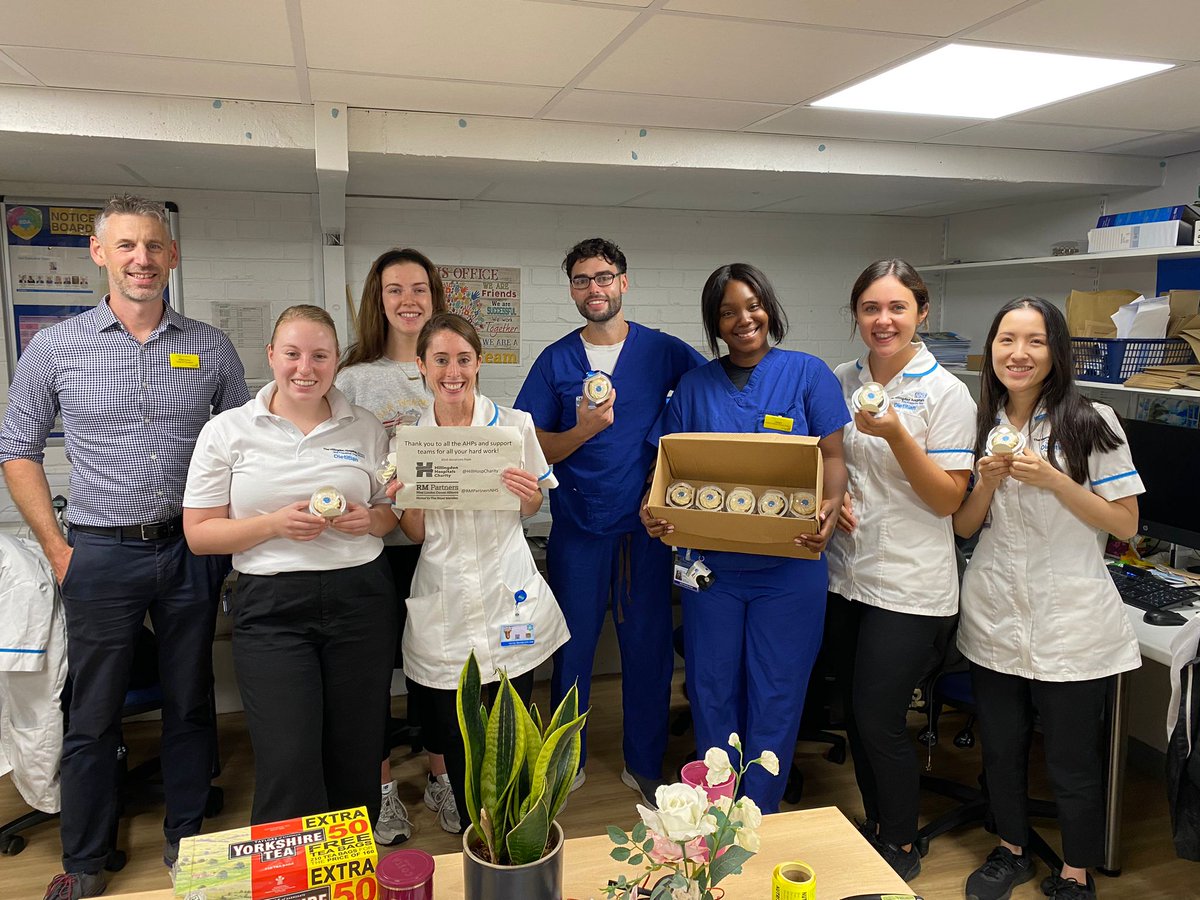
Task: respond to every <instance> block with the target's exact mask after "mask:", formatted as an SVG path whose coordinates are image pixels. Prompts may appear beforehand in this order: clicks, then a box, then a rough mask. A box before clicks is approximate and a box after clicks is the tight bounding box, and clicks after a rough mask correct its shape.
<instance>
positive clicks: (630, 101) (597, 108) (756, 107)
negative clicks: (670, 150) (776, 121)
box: [544, 90, 786, 131]
mask: <svg viewBox="0 0 1200 900" xmlns="http://www.w3.org/2000/svg"><path fill="white" fill-rule="evenodd" d="M783 109H786V107H783V106H779V105H774V104H770V103H741V102H738V101H734V100H696V99H693V98H690V97H655V96H651V95H649V94H614V93H607V92H605V91H583V90H575V91H571V92H570V93H569V94H567V95H566V96H565V97H564V98H563V99H562V100H561V101H559V102H558V103H555V104H554V106H553V108H552V109H551V111H550V112H549V113H547V114H546V115H545V116H544V118H547V119H559V120H564V121H570V122H599V123H607V124H613V125H650V126H655V127H659V128H698V129H706V130H711V131H737V130H738V129H740V128H743V127H745V126H746V125H749V124H750V123H751V122H757V121H758V120H759V119H762V118H764V117H766V116H769V115H772V114H773V113H777V112H779V111H781V110H783Z"/></svg>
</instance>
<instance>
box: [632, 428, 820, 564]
mask: <svg viewBox="0 0 1200 900" xmlns="http://www.w3.org/2000/svg"><path fill="white" fill-rule="evenodd" d="M817 441H818V438H815V437H805V436H801V435H791V434H713V433H709V432H706V433H697V434H690V433H684V434H668V435H666V436H664V437H663V438H662V439H661V440H660V441H659V442H658V465H657V466H656V468H655V470H654V480H653V482H652V483H651V485H650V498H649V504H648V505H649V509H650V514H651V515H652V516H654V517H655V518H658V519H666V520H667V521H668V522H670V523H671V524H672V525H674V526H675V531H674V532H673V533H671V534H670V535H668V536H667V537H666V538H664V542H665V543H668V544H671V545H673V546H675V547H687V548H691V549H695V550H732V551H735V552H738V553H758V554H762V555H765V556H791V557H795V558H798V559H816V558H817V556H816V555H815V554H813V553H812V552H811V551H809V550H806V549H805V548H804V547H801V546H798V545H797V544H796V543H795V540H796V538H797V537H799V536H800V535H802V534H815V533H816V532H817V530H818V523H817V521H816V520H815V519H798V518H792V517H781V516H762V515H746V514H743V513H736V512H713V511H709V510H703V509H678V508H676V507H673V506H670V505H668V503H667V501H666V492H667V487H668V486H669V485H671V484H672V483H674V482H676V481H686V482H688V483H690V484H692V485H693V486H695V487H696V488H697V489H699V488H700V487H701V485H710V484H711V485H716V486H717V487H719V488H721V489H722V490H724V491H725V492H726V493H728V491H729V490H730V489H731V488H734V487H748V488H750V489H751V490H752V491H754V495H755V496H756V497H760V496H762V492H763V491H765V490H768V489H771V488H774V489H775V490H779V491H783V492H784V493H785V494H786V493H789V492H792V491H801V490H802V491H809V492H811V493H812V494H813V495H814V496H815V497H816V500H817V509H820V507H821V480H822V475H823V471H824V470H823V467H822V462H821V451H820V449H818V447H817Z"/></svg>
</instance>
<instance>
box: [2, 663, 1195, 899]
mask: <svg viewBox="0 0 1200 900" xmlns="http://www.w3.org/2000/svg"><path fill="white" fill-rule="evenodd" d="M619 690H620V681H619V677H618V676H605V677H603V678H599V679H597V681H596V684H595V686H594V688H593V691H592V702H593V704H594V707H595V710H594V712H593V716H592V719H591V729H590V731H591V735H590V736H591V741H590V746H591V757H590V759H589V761H588V766H587V774H588V778H587V783H586V784H585V785H584V786H583V788H582V789H580V790H579V791H578V792H577V793H575V794H573V795H572V797H571V800H570V803H569V804H568V805H567V808H566V809H565V810H564V812H563V814H562V816H561V817H560V821H561V822H562V825H563V828H564V829H565V830H566V832H567V835H568V836H570V837H575V836H581V835H587V834H599V833H602V832H603V831H604V827H605V826H606V825H608V824H616V825H621V826H623V827H626V828H628V827H631V826H632V825H633V824H634V822H635V821H636V820H637V814H636V812H635V810H634V802H635V800H636V795H635V794H634V793H633V792H632V791H631V790H629V789H628V788H626V787H625V786H624V785H623V784H622V783H621V781H620V772H621V765H622V760H621V723H620V698H619ZM675 696H676V702H675V706H676V710H677V711H679V710H682V709H684V708H685V707H686V703H685V702H684V700H683V697H682V695H681V693H680V692H679V690H678V686H677V689H676V693H675ZM536 698H537V699H538V702H539V705H540V706H542V707H543V708H544V707H545V704H546V700H547V698H546V686H545V685H539V686H538V689H537V692H536ZM403 703H404V701H403V698H399V699H398V700H397V707H398V712H402V709H403ZM943 721H944V725H943V740H942V742H941V745H940V746H939V747H937V748H936V749H935V750H934V753H933V767H934V774H937V775H941V776H944V777H947V778H951V779H954V780H957V781H961V782H964V783H974V779H975V777H976V776H977V774H978V771H979V753H978V749H972V750H959V749H957V748H956V747H954V746H953V743H952V741H951V740H950V738H951V737H952V736H953V734H954V733H955V732H956V731H957V730H958V729H959V728H960V727H961V725H962V719H961V718H960V717H957V716H955V715H953V714H947V716H946V717H945V718H944V720H943ZM910 724H911V725H912V726H913V728H914V729H915V728H916V727H917V726H918V725H919V724H920V720H919V719H918V718H917V717H915V716H914V717H913V718H912V719H911V722H910ZM156 732H157V725H156V723H142V724H138V725H135V726H132V727H130V728H128V729H127V737H128V739H129V741H130V745H131V747H132V755H133V762H135V763H136V762H137V761H138V758H140V757H144V756H146V755H148V754H151V753H153V752H154V746H155V734H156ZM220 734H221V755H222V762H223V765H224V771H223V772H222V774H221V777H220V778H219V779H218V781H217V783H218V784H220V785H222V786H223V787H224V790H225V800H226V803H225V809H224V811H223V812H222V813H221V814H220V815H219V816H217V817H216V818H215V819H212V820H211V821H209V822H207V823H206V825H205V830H206V831H216V830H220V829H222V828H233V827H236V826H240V825H243V824H245V823H246V822H247V821H248V819H249V810H250V798H251V792H252V789H253V760H252V756H251V751H250V742H249V739H248V737H247V736H246V733H245V731H244V729H243V727H242V719H241V716H240V715H239V714H233V715H226V716H222V717H221V719H220ZM691 739H692V738H691V732H690V731H689V732H687V733H686V734H684V735H683V736H681V737H672V739H671V745H670V748H669V751H668V764H670V765H674V766H678V765H679V764H681V763H682V762H683V761H684V760H685V759H686V757H687V754H688V753H689V752H690V750H691V746H690V742H691ZM823 749H824V748H823V747H822V746H821V745H817V744H802V745H801V747H800V748H799V750H798V752H797V755H796V761H797V763H798V764H799V766H800V768H801V770H802V771H803V773H804V776H805V788H804V797H803V800H802V802H801V804H800V805H801V806H802V807H810V806H838V807H840V808H841V809H842V810H843V811H844V812H845V813H846V814H847V815H850V816H861V814H862V808H861V806H860V804H859V801H858V793H857V789H856V787H855V784H854V772H853V769H852V768H851V763H850V762H849V761H847V762H846V763H845V764H844V765H841V766H838V765H834V764H832V763H830V762H828V761H827V760H826V759H824V758H823V756H822V755H821V754H822V752H823ZM392 762H393V769H394V772H395V774H396V776H397V778H398V779H399V782H400V791H401V799H402V800H403V801H404V803H405V804H406V806H407V807H408V809H409V812H410V815H411V817H412V819H413V822H414V824H415V831H414V834H413V837H412V838H411V840H410V842H409V844H408V845H409V846H414V847H421V848H423V849H425V850H428V851H429V852H430V853H434V854H437V853H445V852H449V851H453V850H456V849H458V848H459V847H460V846H461V845H460V843H459V840H460V839H459V838H458V837H456V836H452V835H449V834H446V833H445V832H443V831H442V830H441V829H440V828H438V826H437V822H436V821H435V818H434V814H433V813H431V812H429V811H428V810H427V809H426V808H425V806H424V804H423V803H422V802H421V792H422V790H423V784H424V781H423V779H424V773H423V766H424V761H423V758H417V757H412V756H405V755H404V754H403V753H402V752H400V751H397V752H396V754H394V755H393V759H392ZM1035 768H1040V765H1038V764H1037V763H1036V762H1035ZM1126 784H1127V789H1126V795H1125V806H1124V816H1123V830H1122V841H1123V855H1122V863H1123V874H1122V875H1121V876H1120V877H1119V878H1115V879H1112V878H1104V877H1101V878H1100V879H1099V881H1098V884H1097V887H1098V891H1099V894H1100V895H1101V896H1103V897H1106V898H1118V897H1120V898H1124V897H1128V898H1160V897H1163V898H1166V897H1171V898H1200V864H1196V863H1191V862H1186V861H1184V860H1180V859H1178V858H1177V857H1176V856H1175V853H1174V850H1173V848H1172V846H1171V840H1170V829H1169V819H1168V815H1167V803H1166V794H1165V789H1164V785H1163V780H1162V779H1161V778H1157V779H1156V778H1152V777H1148V776H1146V775H1144V774H1139V773H1137V772H1135V771H1131V772H1130V774H1129V778H1128V781H1127V782H1126ZM1033 787H1034V791H1035V793H1039V794H1041V795H1043V796H1045V789H1044V785H1042V784H1039V783H1037V782H1036V780H1035V783H1034V786H1033ZM922 805H923V812H924V813H925V814H926V815H927V816H933V815H936V814H938V813H940V812H942V811H944V810H946V809H948V808H950V807H951V806H952V805H953V804H952V802H951V801H948V800H944V799H942V798H938V797H935V796H933V795H930V794H923V796H922ZM25 811H26V807H25V806H24V804H23V802H22V801H21V799H20V797H19V795H18V794H17V792H16V789H15V788H14V787H13V786H12V781H11V779H8V778H5V779H2V780H0V822H7V821H9V820H10V819H12V818H14V817H16V816H18V815H20V814H21V813H23V812H25ZM129 813H130V815H129V816H128V817H127V818H126V819H125V821H124V822H123V824H122V832H121V846H122V847H123V848H124V849H125V850H127V851H128V853H129V863H128V865H127V866H126V868H125V869H124V870H123V871H121V872H119V873H117V874H115V875H111V876H110V890H113V891H136V890H145V889H150V888H157V887H165V886H168V885H169V880H168V878H167V874H166V870H165V869H164V868H163V865H162V862H161V849H162V831H161V821H162V811H161V808H156V807H155V806H154V805H153V804H151V803H146V804H144V805H141V806H138V807H136V808H133V809H131V810H130V811H129ZM1040 830H1041V832H1042V833H1043V835H1044V836H1045V837H1046V838H1047V839H1048V840H1049V841H1050V843H1051V844H1052V845H1057V833H1056V831H1055V829H1054V827H1053V824H1052V823H1047V824H1044V825H1042V826H1040ZM27 837H28V842H29V843H28V846H27V847H26V849H25V850H24V852H22V853H21V854H20V855H18V856H11V857H0V900H17V898H32V900H37V898H41V897H42V894H43V891H44V889H45V885H46V883H47V882H48V881H49V880H50V878H51V877H52V876H53V875H54V874H55V873H56V872H58V871H59V870H60V854H61V846H60V844H59V841H58V829H57V826H56V825H55V824H53V823H51V824H47V825H42V826H40V827H39V828H37V829H35V830H33V831H31V832H28V833H27ZM994 843H995V838H994V837H993V836H992V835H989V834H987V833H986V832H985V831H983V830H982V828H979V827H967V828H964V829H962V830H960V831H958V832H954V833H951V834H948V835H945V836H944V837H941V838H938V839H937V840H935V841H934V842H933V845H932V847H931V848H930V852H929V855H928V856H927V857H926V858H925V859H924V861H923V863H922V867H923V868H922V872H921V874H920V875H919V876H918V877H917V878H916V879H914V881H913V882H912V886H913V889H914V891H916V892H917V893H919V894H921V895H922V896H923V897H925V898H926V900H951V898H961V897H962V896H963V891H962V888H963V880H964V879H965V878H966V876H967V874H968V873H969V872H970V871H971V870H972V869H973V868H975V866H977V865H978V864H979V863H980V862H981V861H982V860H983V858H984V857H985V856H986V855H987V853H988V851H989V850H990V849H991V847H992V846H993V845H994ZM385 852H386V851H385ZM793 858H795V859H803V858H804V848H803V847H797V848H796V849H795V854H794V857H793ZM620 868H621V866H620V865H619V864H617V863H614V873H617V872H618V870H619V869H620ZM1045 874H1046V872H1045V870H1044V869H1043V868H1039V871H1038V876H1037V878H1035V879H1034V880H1033V881H1031V882H1029V883H1028V884H1025V885H1022V886H1021V887H1019V888H1017V890H1016V891H1015V892H1014V893H1013V897H1014V898H1018V900H1021V898H1036V897H1041V896H1042V894H1041V892H1040V890H1039V889H1038V886H1037V885H1038V882H1040V880H1041V878H1042V877H1043V876H1044V875H1045ZM819 877H820V873H818V882H819ZM729 886H730V887H733V884H730V885H729ZM822 900H838V898H833V897H830V898H822Z"/></svg>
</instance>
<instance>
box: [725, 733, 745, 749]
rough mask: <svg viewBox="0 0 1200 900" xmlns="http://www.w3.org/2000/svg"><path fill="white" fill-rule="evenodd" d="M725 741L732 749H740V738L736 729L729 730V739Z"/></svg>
mask: <svg viewBox="0 0 1200 900" xmlns="http://www.w3.org/2000/svg"><path fill="white" fill-rule="evenodd" d="M726 743H727V744H729V746H730V747H732V748H733V749H734V750H740V749H742V739H741V738H740V737H738V733H737V732H736V731H731V732H729V740H728V741H726Z"/></svg>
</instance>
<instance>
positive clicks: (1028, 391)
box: [954, 297, 1144, 900]
mask: <svg viewBox="0 0 1200 900" xmlns="http://www.w3.org/2000/svg"><path fill="white" fill-rule="evenodd" d="M1073 371H1074V369H1073V366H1072V362H1071V337H1070V334H1069V332H1068V330H1067V322H1066V319H1065V318H1064V317H1063V314H1062V312H1060V311H1059V309H1058V308H1057V307H1055V306H1054V305H1053V304H1051V303H1048V302H1046V301H1045V300H1043V299H1041V298H1040V297H1022V298H1019V299H1017V300H1012V301H1010V302H1009V303H1007V304H1006V305H1005V306H1004V307H1002V308H1001V310H1000V312H999V313H998V314H997V315H996V318H995V320H994V321H993V322H992V327H991V330H990V331H989V332H988V336H987V343H986V344H985V348H984V358H983V372H982V378H981V382H980V393H979V418H978V424H977V426H976V436H975V448H976V452H977V453H978V454H979V457H980V459H979V477H978V479H977V480H976V482H975V485H974V487H973V488H972V489H971V494H970V496H968V497H967V500H966V502H965V503H963V505H962V508H961V509H960V510H959V511H958V512H957V513H955V515H954V529H955V531H957V532H958V533H959V534H960V535H962V536H963V537H968V536H970V535H972V534H974V533H975V532H977V531H979V530H980V528H981V527H982V529H983V530H982V532H980V536H979V545H978V547H977V548H976V550H975V554H974V556H972V557H971V562H970V564H969V565H968V566H967V572H966V575H965V576H964V578H963V593H962V615H961V617H960V621H959V629H958V646H959V649H961V650H962V652H963V655H964V656H966V657H967V659H969V660H970V661H971V684H972V687H973V690H974V693H975V704H976V707H977V709H978V713H979V730H980V738H981V741H980V742H981V744H982V746H983V769H984V773H985V775H986V776H987V784H988V795H989V798H990V804H991V812H992V815H993V816H994V817H995V820H996V832H997V834H998V835H999V836H1000V845H999V846H998V847H996V848H995V849H994V850H992V852H991V854H990V855H989V856H988V858H987V861H986V862H984V864H983V865H982V866H980V867H979V868H978V869H976V870H975V871H974V872H973V873H972V874H971V875H970V877H968V879H967V884H966V893H967V896H968V897H974V898H976V900H996V898H1000V897H1007V896H1008V895H1009V892H1010V891H1011V890H1012V888H1013V887H1014V886H1015V885H1017V884H1020V883H1022V882H1024V881H1028V880H1029V879H1030V878H1032V877H1033V875H1034V865H1033V861H1032V860H1031V859H1030V858H1029V856H1028V854H1026V853H1025V852H1024V851H1025V848H1026V847H1027V846H1028V842H1029V821H1028V816H1027V807H1026V804H1027V782H1028V770H1029V745H1030V740H1031V738H1032V733H1033V721H1034V717H1035V710H1036V716H1037V718H1038V720H1039V722H1040V728H1041V732H1042V736H1043V738H1044V743H1045V756H1046V771H1047V774H1048V775H1049V776H1050V784H1051V786H1052V787H1053V789H1054V800H1055V803H1056V805H1057V807H1058V826H1059V829H1060V831H1061V833H1062V848H1063V853H1062V856H1063V867H1062V870H1061V871H1060V872H1054V873H1051V875H1050V877H1049V878H1048V879H1046V880H1045V881H1043V882H1042V890H1043V893H1045V894H1047V895H1048V896H1051V897H1055V898H1057V900H1087V898H1092V897H1095V896H1096V886H1095V882H1094V881H1093V880H1092V876H1091V875H1090V874H1088V872H1087V869H1088V867H1089V866H1098V865H1100V864H1101V862H1102V861H1103V859H1104V800H1105V793H1104V790H1105V782H1104V751H1103V747H1104V722H1105V698H1106V696H1107V692H1108V689H1109V682H1110V681H1111V678H1112V676H1113V675H1116V674H1118V673H1120V672H1128V671H1129V670H1131V669H1136V668H1137V667H1138V666H1140V665H1141V662H1142V658H1141V654H1140V653H1139V651H1138V642H1137V637H1136V636H1135V635H1134V632H1133V627H1132V626H1131V625H1130V624H1129V620H1128V618H1127V617H1126V615H1125V608H1124V606H1123V604H1122V603H1121V596H1120V594H1118V593H1117V589H1116V587H1115V586H1114V585H1113V583H1112V579H1111V578H1110V577H1109V574H1108V570H1107V568H1106V567H1105V565H1104V544H1105V541H1106V540H1107V536H1108V535H1109V534H1110V533H1111V534H1113V535H1116V536H1117V537H1118V538H1121V539H1123V540H1124V539H1128V538H1130V537H1131V536H1132V535H1134V534H1135V533H1136V532H1137V524H1138V503H1137V495H1138V494H1140V493H1142V492H1143V490H1144V489H1143V487H1142V479H1141V478H1140V477H1139V475H1138V473H1137V470H1136V469H1135V468H1134V467H1133V460H1132V458H1131V457H1130V453H1129V445H1128V444H1127V443H1126V441H1125V434H1124V432H1123V431H1122V430H1121V425H1120V422H1119V421H1118V419H1117V416H1116V413H1114V412H1113V411H1112V409H1110V408H1109V407H1107V406H1104V405H1103V404H1100V403H1093V402H1091V401H1089V400H1088V399H1087V398H1086V397H1084V396H1083V395H1082V394H1080V393H1079V389H1078V388H1077V387H1076V386H1075V381H1074V376H1073ZM1000 424H1004V425H1008V426H1010V427H1011V428H1013V429H1016V430H1017V431H1018V432H1019V433H1020V434H1021V435H1023V437H1024V441H1023V443H1024V447H1023V449H1020V450H1019V451H1018V452H1016V453H1007V454H1004V453H995V452H992V451H991V450H989V448H988V435H989V434H990V432H991V430H992V429H993V428H994V427H995V426H997V425H1000Z"/></svg>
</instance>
